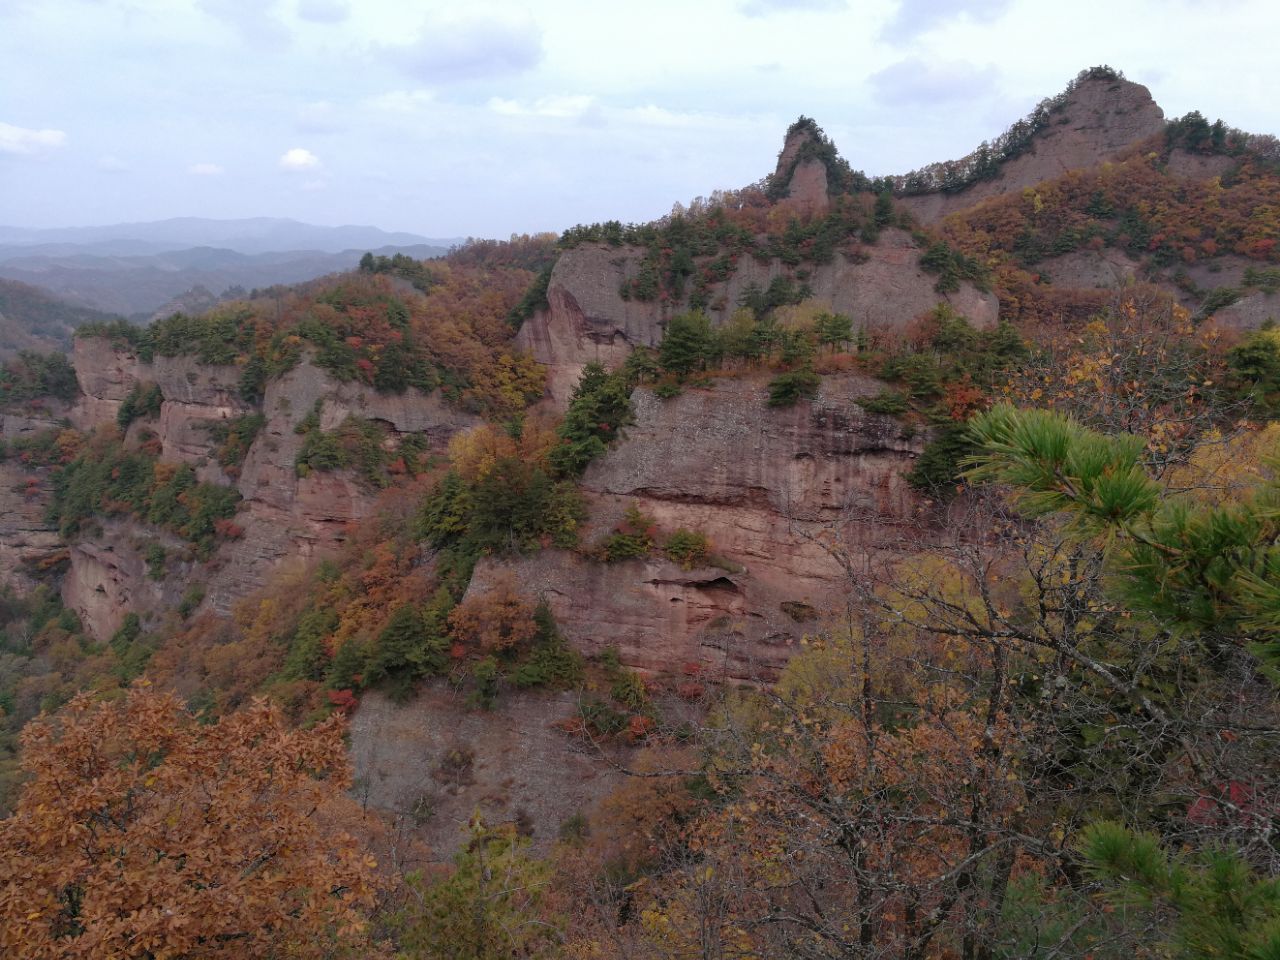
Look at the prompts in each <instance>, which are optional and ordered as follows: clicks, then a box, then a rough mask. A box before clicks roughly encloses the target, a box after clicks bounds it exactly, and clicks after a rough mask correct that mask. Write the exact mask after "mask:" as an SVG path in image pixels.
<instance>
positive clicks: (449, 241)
mask: <svg viewBox="0 0 1280 960" xmlns="http://www.w3.org/2000/svg"><path fill="white" fill-rule="evenodd" d="M462 239H463V238H461V237H447V238H434V239H433V238H430V237H424V236H421V235H419V234H415V233H404V232H392V231H387V230H382V229H380V228H378V227H372V226H362V225H354V224H346V225H343V226H337V227H324V226H317V225H316V224H310V223H302V222H300V221H297V220H289V219H285V218H279V217H251V218H247V219H238V220H215V219H209V218H205V217H173V218H171V219H168V220H154V221H147V222H141V223H116V224H107V225H104V226H90V227H55V228H42V229H37V228H29V227H6V226H0V248H4V247H32V246H44V247H53V248H54V249H48V250H46V251H45V252H48V253H53V254H57V253H62V252H66V251H65V249H64V245H75V246H79V247H85V246H89V247H92V252H94V253H99V254H104V255H113V254H114V255H125V256H130V255H146V254H150V253H161V252H165V251H171V250H182V249H187V248H190V247H219V248H224V249H227V250H234V251H236V252H237V253H245V254H256V253H278V252H280V251H285V250H308V251H310V250H320V251H324V252H326V253H341V252H342V251H345V250H351V249H356V248H360V249H362V250H371V249H374V248H377V247H408V246H419V245H421V246H429V247H440V248H443V249H446V250H447V249H448V248H449V247H451V246H454V245H456V244H458V243H461V242H462ZM12 256H14V253H13V252H12V251H5V252H4V253H2V254H0V259H8V258H10V257H12Z"/></svg>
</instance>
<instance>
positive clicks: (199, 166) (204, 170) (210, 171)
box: [187, 163, 226, 177]
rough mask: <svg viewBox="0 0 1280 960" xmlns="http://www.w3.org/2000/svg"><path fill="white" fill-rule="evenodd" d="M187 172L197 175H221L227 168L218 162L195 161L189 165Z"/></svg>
mask: <svg viewBox="0 0 1280 960" xmlns="http://www.w3.org/2000/svg"><path fill="white" fill-rule="evenodd" d="M187 173H194V174H195V175H196V176H197V177H220V176H222V174H224V173H226V170H224V169H223V168H222V167H220V166H218V165H217V164H216V163H193V164H192V165H191V166H189V167H187Z"/></svg>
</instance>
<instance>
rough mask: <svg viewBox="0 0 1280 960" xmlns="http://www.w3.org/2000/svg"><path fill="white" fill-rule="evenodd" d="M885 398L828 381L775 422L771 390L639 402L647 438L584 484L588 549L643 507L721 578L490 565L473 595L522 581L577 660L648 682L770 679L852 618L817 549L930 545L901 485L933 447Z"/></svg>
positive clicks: (592, 567) (564, 555)
mask: <svg viewBox="0 0 1280 960" xmlns="http://www.w3.org/2000/svg"><path fill="white" fill-rule="evenodd" d="M880 388H881V385H880V384H878V383H877V382H875V381H872V380H870V379H868V378H863V377H858V376H852V375H844V376H836V377H828V378H826V379H825V380H824V382H823V387H822V393H821V395H820V396H819V397H818V398H817V399H815V400H814V401H812V402H801V403H798V404H796V405H795V406H793V407H790V408H787V409H781V410H779V409H772V408H770V407H768V406H767V403H766V398H767V387H766V381H765V380H763V379H760V378H756V379H742V380H723V381H719V382H717V383H716V384H715V386H714V387H713V388H711V389H709V390H686V391H685V392H684V393H682V394H681V395H680V396H678V397H676V398H674V399H670V400H665V401H664V400H660V399H658V397H657V396H655V395H654V394H653V393H652V392H650V391H648V390H645V389H640V390H637V391H636V393H635V395H634V397H633V403H634V408H635V414H636V422H635V424H634V425H632V426H630V427H628V428H627V430H626V433H625V436H624V437H623V438H622V439H621V440H620V441H619V442H618V444H617V445H616V446H615V447H614V448H613V449H612V450H610V451H609V453H608V454H606V455H605V456H604V457H602V458H601V459H600V460H599V461H597V462H596V463H595V464H593V465H592V466H591V467H590V468H589V469H588V470H587V473H586V475H585V476H584V478H583V487H584V489H585V490H586V492H587V494H588V496H589V498H590V501H591V521H590V523H589V524H588V526H587V528H586V529H585V530H584V532H583V541H584V543H585V544H587V545H588V546H589V545H590V544H591V543H592V542H594V541H598V540H599V539H601V538H603V537H604V536H607V535H608V533H609V532H610V531H611V530H612V529H613V527H614V526H615V524H616V523H617V522H618V521H619V520H620V519H621V518H622V516H623V514H624V513H625V511H626V509H627V507H629V506H636V507H639V508H640V509H641V510H642V511H643V512H645V513H646V514H648V515H649V516H651V517H652V518H653V519H654V520H655V521H656V524H657V527H658V530H659V531H660V539H661V537H662V536H663V535H667V534H670V533H671V532H673V531H675V530H676V529H677V528H680V527H683V528H686V529H689V530H700V531H703V532H705V533H706V534H708V535H709V536H710V538H711V540H712V550H713V553H714V555H715V560H714V561H713V563H711V564H708V565H706V566H704V567H700V568H697V569H693V570H686V569H682V568H681V567H680V566H679V565H678V564H675V563H672V562H671V561H669V560H667V559H665V558H664V557H661V556H660V555H655V556H653V557H652V558H650V559H648V560H634V561H628V562H624V563H614V564H605V563H600V562H596V561H592V560H588V559H585V558H584V557H582V556H580V555H577V554H574V553H570V552H566V551H543V552H542V553H539V554H535V555H533V556H529V557H525V558H518V559H515V560H501V561H495V560H487V561H484V562H482V563H481V564H480V566H479V567H478V568H477V571H476V574H475V577H474V579H473V581H472V587H471V589H472V590H473V591H476V592H482V591H484V590H486V589H488V588H489V587H490V586H491V585H492V584H493V582H494V581H495V579H497V578H499V577H507V576H511V577H514V579H515V582H516V583H517V584H519V585H520V587H521V588H522V589H524V590H525V591H526V592H528V593H529V595H530V596H539V595H540V596H545V597H546V599H547V600H548V602H549V603H550V604H551V607H552V610H553V612H554V613H555V615H556V619H557V622H558V623H559V624H560V626H561V628H562V629H563V630H564V632H565V634H566V636H567V637H569V639H570V640H571V641H572V642H573V643H574V645H575V646H577V647H578V648H579V649H580V650H582V651H583V652H585V653H598V652H600V651H601V650H603V649H605V648H607V647H616V648H617V649H618V651H619V653H620V655H621V657H622V660H623V662H625V663H627V664H629V665H631V666H633V667H636V668H639V669H641V670H644V671H648V672H651V673H659V674H661V673H675V672H678V671H679V670H681V669H683V668H684V667H685V666H686V665H689V664H698V665H699V668H700V669H704V670H706V671H708V672H709V673H710V674H711V675H717V676H723V677H726V678H728V679H730V680H758V679H762V678H768V677H771V676H774V675H776V673H777V671H778V670H779V669H780V668H781V666H782V665H783V664H784V663H785V662H786V660H787V659H788V657H789V656H790V655H791V653H792V652H793V650H794V648H795V645H796V643H797V642H798V641H799V639H800V637H801V636H803V634H804V633H805V631H806V630H812V629H813V623H812V619H813V618H814V617H817V616H821V615H822V614H824V613H827V612H829V611H830V610H832V609H833V608H835V607H837V606H838V605H839V604H840V603H841V602H842V597H843V596H844V589H845V585H844V580H843V574H842V571H841V567H840V565H839V564H838V563H836V562H835V561H834V560H833V558H832V556H831V554H829V553H828V552H827V551H826V550H825V549H824V548H823V546H822V544H821V542H820V540H821V538H823V537H826V538H828V542H838V543H839V544H840V545H841V547H842V548H844V549H846V550H849V551H851V552H852V554H853V555H854V556H857V557H864V558H880V559H887V558H889V557H891V556H894V555H896V554H897V552H898V551H899V550H901V549H904V548H905V547H906V546H908V544H907V542H906V541H908V540H910V541H913V542H916V543H918V541H919V539H920V537H921V536H923V535H925V534H924V531H925V530H926V528H927V522H926V521H925V519H924V515H923V507H922V505H921V503H920V501H919V500H918V499H917V497H916V496H915V494H914V493H913V491H912V490H911V488H910V487H909V485H908V484H907V482H906V479H905V476H904V474H905V473H906V471H908V470H909V469H910V467H911V464H912V461H913V460H914V458H915V457H916V456H917V455H918V453H919V452H920V450H921V449H922V448H923V438H922V437H918V436H914V435H911V433H910V431H909V430H904V428H903V427H902V425H901V424H899V423H898V422H897V421H896V420H894V419H893V418H891V417H884V416H876V415H872V414H867V413H865V412H864V411H863V410H862V408H861V407H859V406H858V405H857V403H856V402H855V401H856V399H857V398H858V397H866V396H871V395H874V394H875V393H877V392H878V391H879V389H880ZM829 538H835V539H834V541H832V540H830V539H829Z"/></svg>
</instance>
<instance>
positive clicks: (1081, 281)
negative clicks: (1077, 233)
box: [1031, 248, 1141, 290]
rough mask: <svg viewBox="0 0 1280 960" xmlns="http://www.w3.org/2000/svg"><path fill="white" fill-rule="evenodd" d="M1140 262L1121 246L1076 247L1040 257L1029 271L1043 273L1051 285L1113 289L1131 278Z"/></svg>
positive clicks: (1128, 281)
mask: <svg viewBox="0 0 1280 960" xmlns="http://www.w3.org/2000/svg"><path fill="white" fill-rule="evenodd" d="M1140 266H1141V264H1139V262H1138V261H1137V260H1134V259H1133V258H1132V257H1130V256H1129V255H1128V254H1127V253H1125V252H1124V251H1123V250H1116V249H1114V248H1103V249H1102V250H1076V251H1074V252H1072V253H1064V254H1062V255H1061V256H1057V257H1050V258H1048V259H1046V260H1041V261H1040V262H1039V263H1037V264H1036V265H1035V266H1034V267H1032V268H1031V269H1032V271H1033V272H1035V273H1040V274H1043V275H1044V276H1045V277H1047V278H1048V279H1049V282H1050V283H1052V284H1053V285H1054V286H1055V287H1072V288H1075V289H1087V290H1114V289H1118V288H1120V287H1123V286H1125V285H1126V284H1129V283H1131V282H1133V280H1134V278H1135V277H1137V275H1138V269H1139V267H1140Z"/></svg>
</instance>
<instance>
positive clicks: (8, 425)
mask: <svg viewBox="0 0 1280 960" xmlns="http://www.w3.org/2000/svg"><path fill="white" fill-rule="evenodd" d="M56 412H58V411H54V412H52V413H51V414H50V415H49V416H38V417H37V416H24V415H19V414H0V443H6V444H7V443H12V442H13V441H15V440H21V439H23V438H24V437H28V436H31V435H32V434H36V433H40V432H42V431H44V430H49V429H54V428H56V427H58V426H59V423H60V421H59V419H58V418H56V417H54V416H53V413H56ZM49 497H50V489H49V475H48V471H47V470H43V469H37V468H33V467H30V466H28V465H27V464H24V463H23V462H22V460H20V459H18V458H16V457H9V458H4V459H0V586H8V587H13V588H14V589H16V590H18V591H19V592H21V593H25V592H27V591H29V590H31V589H32V588H34V587H35V585H36V581H35V579H34V578H33V577H32V572H33V567H38V566H39V565H40V564H41V563H42V562H44V561H48V560H52V559H55V555H56V554H58V553H59V551H60V550H61V549H62V538H61V537H59V536H58V531H57V530H56V529H55V528H54V527H53V526H52V525H51V524H50V523H49V522H48V521H46V520H45V510H46V509H47V508H48V505H49Z"/></svg>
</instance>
